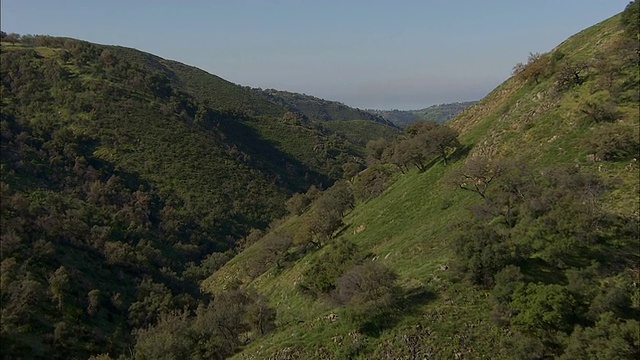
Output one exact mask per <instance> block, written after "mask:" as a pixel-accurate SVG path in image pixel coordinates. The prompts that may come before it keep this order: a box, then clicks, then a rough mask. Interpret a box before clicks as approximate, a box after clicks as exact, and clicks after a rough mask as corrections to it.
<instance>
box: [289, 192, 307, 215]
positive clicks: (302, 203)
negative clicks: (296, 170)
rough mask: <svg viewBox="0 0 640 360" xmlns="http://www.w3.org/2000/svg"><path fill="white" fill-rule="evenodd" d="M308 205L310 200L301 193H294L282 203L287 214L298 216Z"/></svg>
mask: <svg viewBox="0 0 640 360" xmlns="http://www.w3.org/2000/svg"><path fill="white" fill-rule="evenodd" d="M310 203H311V199H309V197H308V196H306V195H305V194H301V193H295V194H293V195H292V196H291V197H290V198H289V200H287V201H286V202H285V203H284V207H285V208H286V209H287V211H288V212H289V214H293V215H300V214H302V213H303V212H304V210H305V209H306V208H307V206H309V204H310Z"/></svg>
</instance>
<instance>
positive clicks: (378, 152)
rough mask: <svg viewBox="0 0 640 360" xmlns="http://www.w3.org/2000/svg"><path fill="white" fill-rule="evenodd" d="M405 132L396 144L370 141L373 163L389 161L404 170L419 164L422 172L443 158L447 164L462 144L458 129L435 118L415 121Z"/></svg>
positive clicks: (370, 160)
mask: <svg viewBox="0 0 640 360" xmlns="http://www.w3.org/2000/svg"><path fill="white" fill-rule="evenodd" d="M404 132H405V134H404V137H402V138H400V139H399V140H398V141H396V142H394V143H388V142H386V141H384V140H372V141H369V143H367V150H368V153H369V155H368V159H369V162H370V163H378V162H389V163H392V164H394V165H396V166H397V167H398V168H399V169H400V170H401V171H402V172H405V171H407V170H408V168H409V167H411V166H415V167H416V168H417V169H418V171H425V170H426V169H427V168H428V167H429V165H430V164H432V163H434V162H435V161H438V160H439V159H442V161H443V163H444V164H445V165H446V164H447V161H448V159H449V156H450V155H451V154H452V153H453V152H454V151H455V150H456V149H457V148H458V147H460V142H459V141H458V133H457V131H455V130H454V129H452V128H450V127H448V126H446V125H440V124H438V123H435V122H432V121H417V122H414V123H413V124H411V125H409V126H407V127H406V128H405V130H404Z"/></svg>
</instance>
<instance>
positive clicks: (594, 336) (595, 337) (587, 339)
mask: <svg viewBox="0 0 640 360" xmlns="http://www.w3.org/2000/svg"><path fill="white" fill-rule="evenodd" d="M638 328H640V323H639V322H638V321H637V320H620V319H618V318H617V317H616V316H615V315H614V314H612V313H604V314H602V315H601V316H600V317H599V318H598V321H597V322H596V323H595V325H594V326H592V327H586V328H584V327H582V326H577V327H576V329H575V330H574V331H573V333H572V334H571V336H570V337H569V339H568V341H567V347H566V349H565V351H564V354H562V356H560V357H559V358H560V359H566V360H569V359H588V360H597V359H598V360H599V359H612V360H614V359H615V360H617V359H620V360H623V359H637V358H638V357H639V356H640V334H639V333H638Z"/></svg>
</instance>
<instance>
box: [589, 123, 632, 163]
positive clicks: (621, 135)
mask: <svg viewBox="0 0 640 360" xmlns="http://www.w3.org/2000/svg"><path fill="white" fill-rule="evenodd" d="M589 143H590V147H591V149H592V151H593V153H594V154H596V155H597V156H598V158H600V159H602V160H612V161H616V160H626V159H630V158H634V157H635V158H637V157H638V155H639V153H640V141H639V140H638V133H637V131H634V130H633V129H632V128H629V127H625V126H614V125H607V126H603V127H600V128H598V129H596V130H595V131H594V132H593V135H592V136H591V139H590V141H589Z"/></svg>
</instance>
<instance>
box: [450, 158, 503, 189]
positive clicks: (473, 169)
mask: <svg viewBox="0 0 640 360" xmlns="http://www.w3.org/2000/svg"><path fill="white" fill-rule="evenodd" d="M503 171H504V163H503V162H501V161H499V160H490V159H489V158H487V157H474V158H472V159H469V160H467V162H466V163H465V164H464V165H463V166H462V167H460V168H458V169H456V170H454V171H452V172H451V175H450V181H451V182H452V183H453V184H454V185H455V186H457V187H458V188H460V189H462V190H467V191H471V192H474V193H476V194H478V195H480V197H481V198H483V199H484V198H485V197H486V194H487V190H488V188H489V185H490V184H491V183H493V182H494V181H495V180H496V179H497V178H498V177H499V176H500V175H501V174H502V172H503Z"/></svg>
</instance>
